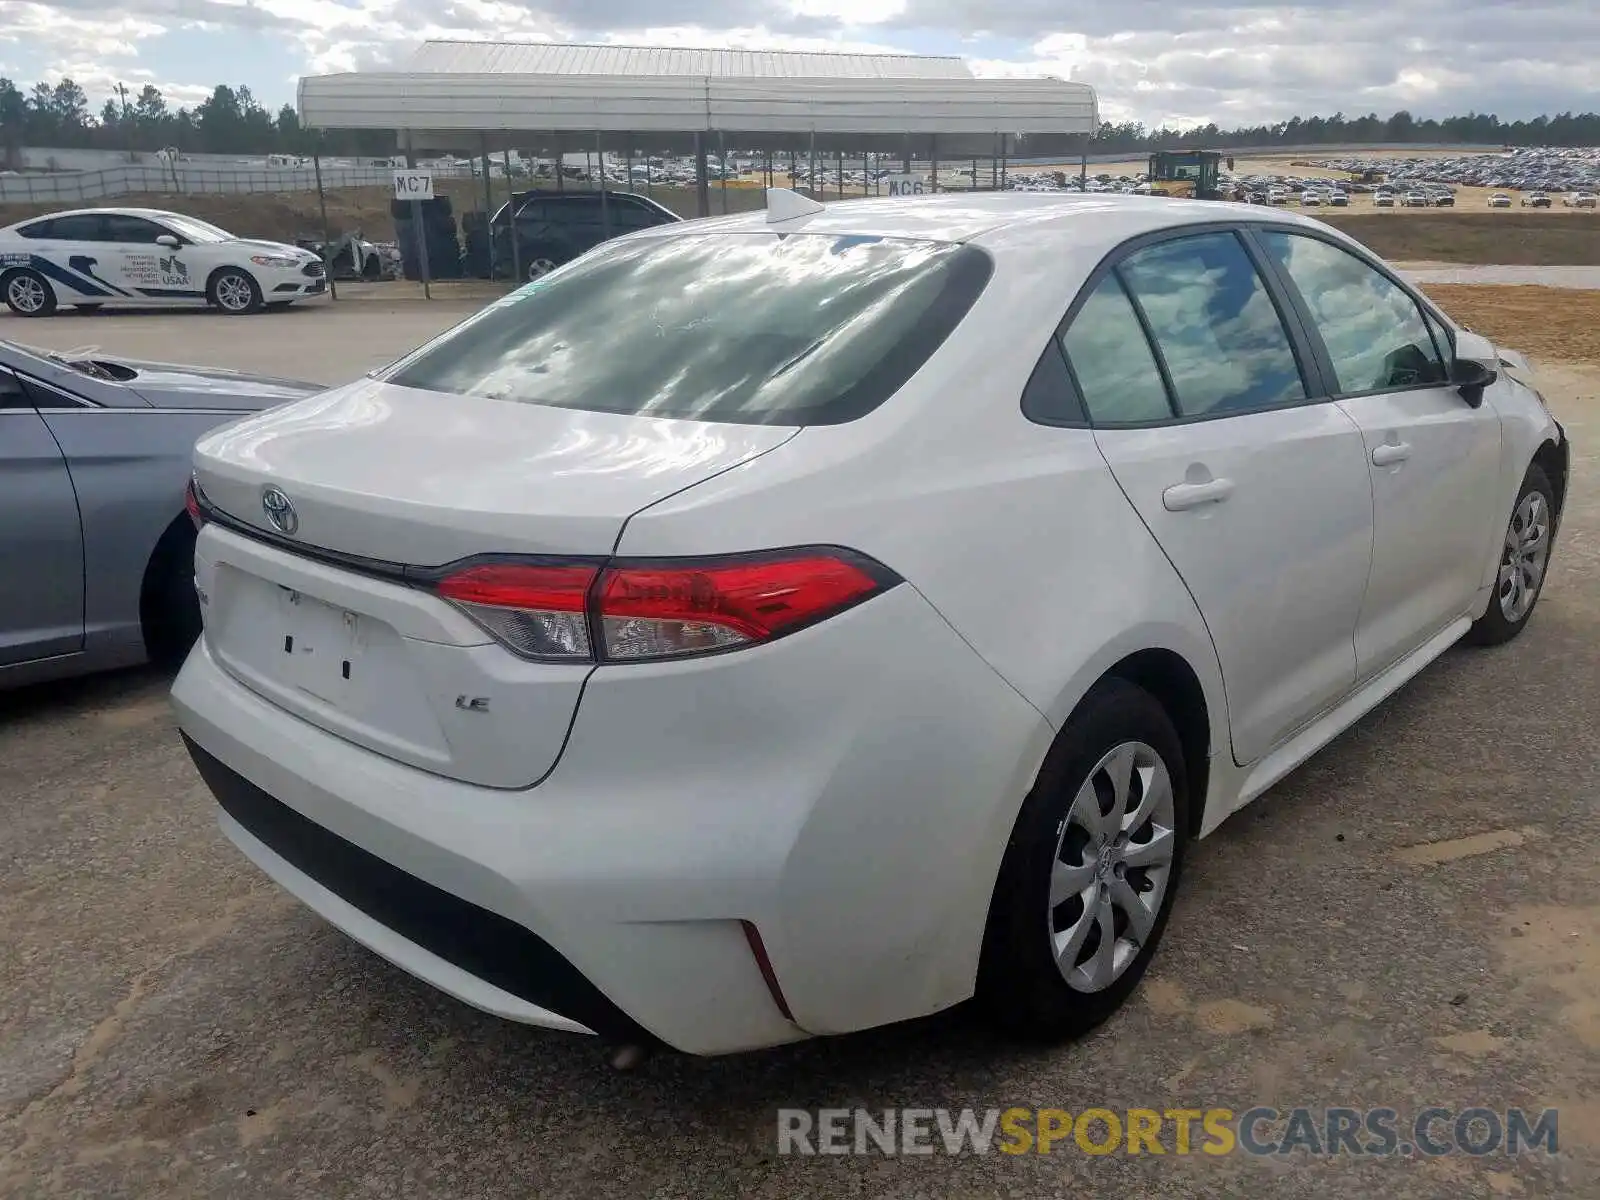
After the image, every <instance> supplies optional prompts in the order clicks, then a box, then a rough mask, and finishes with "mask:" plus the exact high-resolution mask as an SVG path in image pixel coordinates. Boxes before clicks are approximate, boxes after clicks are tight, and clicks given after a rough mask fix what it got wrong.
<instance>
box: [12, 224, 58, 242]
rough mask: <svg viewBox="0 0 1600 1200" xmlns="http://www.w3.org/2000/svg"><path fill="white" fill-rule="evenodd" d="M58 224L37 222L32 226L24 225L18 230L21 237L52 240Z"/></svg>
mask: <svg viewBox="0 0 1600 1200" xmlns="http://www.w3.org/2000/svg"><path fill="white" fill-rule="evenodd" d="M55 227H56V223H55V221H53V220H44V221H35V222H34V223H33V224H32V225H24V226H22V228H20V229H18V230H17V235H18V236H19V237H25V238H52V237H55V236H56V235H55V232H54V230H55Z"/></svg>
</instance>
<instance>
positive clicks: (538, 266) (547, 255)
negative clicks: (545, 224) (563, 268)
mask: <svg viewBox="0 0 1600 1200" xmlns="http://www.w3.org/2000/svg"><path fill="white" fill-rule="evenodd" d="M560 265H561V262H560V259H559V257H558V256H557V254H556V252H555V251H554V250H552V249H550V248H549V247H548V246H535V247H534V248H533V249H532V250H530V251H529V252H528V254H527V255H526V257H524V259H523V268H522V275H523V278H524V279H527V280H528V281H529V282H532V281H533V280H535V279H543V278H544V277H545V276H546V275H548V274H550V272H551V271H554V270H555V269H556V268H557V267H559V266H560Z"/></svg>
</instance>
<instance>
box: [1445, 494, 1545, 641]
mask: <svg viewBox="0 0 1600 1200" xmlns="http://www.w3.org/2000/svg"><path fill="white" fill-rule="evenodd" d="M1530 497H1537V500H1535V501H1533V502H1532V503H1533V505H1534V506H1535V507H1536V509H1537V511H1538V512H1539V513H1541V514H1542V517H1541V519H1542V522H1543V534H1542V537H1541V538H1540V539H1538V541H1539V547H1538V548H1535V547H1533V546H1532V543H1531V542H1527V543H1525V542H1524V541H1523V535H1522V529H1524V528H1526V517H1527V514H1528V512H1529V509H1528V507H1527V506H1528V505H1529V502H1530ZM1506 525H1507V530H1506V535H1507V536H1506V539H1505V541H1504V543H1503V544H1502V546H1501V555H1500V566H1499V572H1498V574H1497V576H1496V579H1495V588H1494V595H1492V596H1490V597H1489V607H1488V609H1487V611H1485V612H1484V614H1483V616H1481V617H1479V618H1478V619H1477V620H1476V621H1474V622H1473V624H1472V628H1471V629H1470V630H1468V631H1467V640H1468V641H1470V642H1471V643H1472V644H1473V645H1476V646H1499V645H1501V644H1503V643H1505V642H1509V641H1510V640H1511V639H1512V638H1514V637H1516V636H1517V634H1519V633H1521V632H1522V631H1523V629H1525V628H1526V627H1527V624H1528V620H1529V618H1531V617H1532V616H1533V610H1534V609H1535V608H1537V607H1538V606H1539V597H1540V595H1542V594H1543V592H1544V581H1545V579H1546V578H1548V576H1549V574H1550V554H1551V551H1552V550H1553V549H1554V545H1553V543H1554V541H1555V535H1556V494H1555V489H1554V488H1552V487H1551V486H1550V480H1549V478H1548V477H1547V476H1546V475H1545V473H1544V469H1543V468H1542V467H1540V466H1539V464H1537V463H1534V464H1533V465H1531V466H1530V467H1529V468H1528V473H1527V475H1525V476H1523V479H1522V487H1521V489H1519V490H1518V492H1517V499H1516V502H1515V503H1513V504H1512V506H1511V512H1510V514H1509V515H1508V517H1507V520H1506ZM1513 536H1515V537H1517V538H1518V540H1519V547H1518V550H1517V551H1516V552H1514V551H1513V547H1512V545H1511V539H1512V537H1513ZM1529 550H1533V553H1532V554H1531V555H1530V554H1529V553H1528V552H1529ZM1513 559H1515V562H1513V561H1512V560H1513ZM1530 562H1531V563H1536V564H1537V566H1538V570H1537V577H1536V578H1534V579H1533V580H1532V584H1531V586H1530V585H1529V583H1528V579H1529V576H1528V567H1529V565H1530ZM1513 569H1514V570H1515V572H1516V574H1517V575H1518V576H1519V579H1513V578H1511V577H1510V576H1508V574H1507V573H1508V571H1512V570H1513ZM1519 583H1520V586H1519ZM1513 601H1515V602H1513Z"/></svg>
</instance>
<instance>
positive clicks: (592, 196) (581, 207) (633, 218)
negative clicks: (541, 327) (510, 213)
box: [492, 191, 683, 279]
mask: <svg viewBox="0 0 1600 1200" xmlns="http://www.w3.org/2000/svg"><path fill="white" fill-rule="evenodd" d="M512 203H514V204H515V205H516V206H517V253H516V257H515V259H514V260H513V257H512V253H511V238H510V233H509V230H508V221H507V215H506V214H507V210H508V209H509V208H510V205H501V206H500V209H499V211H497V212H496V213H495V214H494V220H493V223H492V224H493V229H494V244H495V262H496V263H498V264H504V267H503V269H505V270H507V271H509V270H510V269H511V264H512V262H513V261H515V262H516V263H517V266H518V269H520V271H521V273H522V275H523V277H524V278H526V279H537V278H539V276H541V275H543V274H545V273H547V272H549V271H553V270H555V269H556V268H557V267H559V266H560V265H561V264H562V263H565V262H570V261H571V260H572V259H574V258H577V257H578V255H580V254H582V253H584V251H586V250H592V249H593V248H594V247H596V246H598V245H599V244H600V243H601V242H603V241H605V240H606V239H607V238H613V237H620V236H621V235H622V234H624V233H632V232H633V231H634V230H636V229H650V228H653V227H654V226H656V225H666V224H669V223H671V222H673V221H680V220H682V219H683V218H681V217H679V216H678V215H677V214H676V213H674V212H673V211H672V210H671V209H669V208H663V207H662V206H661V205H659V204H657V203H656V202H655V201H654V200H651V199H648V198H647V197H644V196H639V195H635V194H634V193H632V192H606V193H605V204H604V205H603V206H602V204H601V202H600V193H599V192H551V191H535V192H518V193H517V194H516V196H515V197H513V200H512Z"/></svg>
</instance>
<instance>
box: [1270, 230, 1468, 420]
mask: <svg viewBox="0 0 1600 1200" xmlns="http://www.w3.org/2000/svg"><path fill="white" fill-rule="evenodd" d="M1257 236H1258V237H1259V238H1260V239H1261V244H1262V245H1263V246H1264V247H1265V248H1266V251H1267V253H1268V254H1269V255H1271V256H1272V258H1273V259H1274V260H1275V261H1276V262H1277V263H1278V265H1279V266H1281V267H1282V268H1283V269H1284V270H1285V271H1286V272H1287V273H1288V275H1289V278H1290V280H1292V281H1293V283H1294V285H1295V287H1296V288H1297V289H1298V290H1299V292H1300V295H1301V296H1302V297H1303V298H1304V299H1305V303H1306V307H1307V308H1308V309H1310V311H1311V319H1312V320H1313V321H1314V322H1315V324H1316V327H1317V332H1318V333H1320V334H1321V335H1322V342H1323V344H1324V345H1325V346H1326V347H1327V348H1328V357H1329V358H1330V359H1332V360H1333V370H1334V374H1335V376H1336V377H1337V379H1336V386H1337V387H1338V390H1339V392H1340V393H1341V394H1343V395H1350V394H1353V393H1360V392H1375V391H1391V390H1394V389H1396V388H1407V387H1419V386H1426V385H1430V384H1439V383H1443V382H1445V380H1446V378H1447V372H1446V370H1445V366H1444V362H1443V360H1442V359H1441V358H1440V353H1439V350H1438V349H1437V348H1436V347H1435V345H1434V339H1433V336H1432V334H1430V333H1429V331H1428V326H1427V323H1426V322H1425V321H1424V320H1423V318H1422V312H1421V310H1420V309H1418V307H1417V302H1416V301H1415V300H1413V299H1412V298H1411V297H1410V296H1408V295H1407V294H1406V293H1405V291H1404V290H1403V289H1402V288H1400V287H1399V286H1398V285H1397V284H1396V283H1395V282H1394V281H1393V280H1391V279H1389V278H1388V277H1387V276H1385V275H1383V274H1382V273H1381V272H1379V271H1376V270H1374V269H1373V268H1372V267H1371V266H1369V265H1368V264H1367V263H1364V262H1362V261H1361V260H1360V259H1359V258H1357V257H1356V256H1355V255H1353V254H1351V253H1349V252H1348V251H1346V250H1341V249H1340V248H1339V247H1337V246H1332V245H1329V244H1328V243H1327V242H1324V241H1322V240H1321V239H1320V238H1313V237H1305V236H1303V235H1301V234H1295V233H1285V232H1282V231H1279V230H1275V229H1274V230H1262V231H1260V232H1259V233H1258V234H1257Z"/></svg>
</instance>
